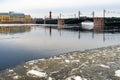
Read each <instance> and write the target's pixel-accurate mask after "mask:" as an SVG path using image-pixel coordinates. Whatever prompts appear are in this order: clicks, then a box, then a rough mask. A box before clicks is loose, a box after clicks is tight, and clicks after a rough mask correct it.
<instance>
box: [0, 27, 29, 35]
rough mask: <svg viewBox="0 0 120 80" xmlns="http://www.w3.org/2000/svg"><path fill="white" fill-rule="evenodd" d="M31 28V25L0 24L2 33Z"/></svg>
mask: <svg viewBox="0 0 120 80" xmlns="http://www.w3.org/2000/svg"><path fill="white" fill-rule="evenodd" d="M30 30H31V26H0V33H2V34H11V33H23V32H29V31H30Z"/></svg>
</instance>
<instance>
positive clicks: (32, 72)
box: [27, 70, 47, 77]
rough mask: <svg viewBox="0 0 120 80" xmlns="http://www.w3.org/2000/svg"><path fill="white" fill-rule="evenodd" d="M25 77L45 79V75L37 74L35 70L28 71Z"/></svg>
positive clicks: (42, 73)
mask: <svg viewBox="0 0 120 80" xmlns="http://www.w3.org/2000/svg"><path fill="white" fill-rule="evenodd" d="M27 75H28V76H33V77H46V76H47V74H46V73H44V72H39V71H36V70H29V71H28V72H27Z"/></svg>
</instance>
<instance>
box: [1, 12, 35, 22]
mask: <svg viewBox="0 0 120 80" xmlns="http://www.w3.org/2000/svg"><path fill="white" fill-rule="evenodd" d="M33 22H34V21H33V20H32V18H31V16H30V15H25V14H23V13H15V12H9V13H0V23H33Z"/></svg>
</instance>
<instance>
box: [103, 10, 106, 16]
mask: <svg viewBox="0 0 120 80" xmlns="http://www.w3.org/2000/svg"><path fill="white" fill-rule="evenodd" d="M105 12H106V11H105V9H104V10H103V18H105V16H106V15H105Z"/></svg>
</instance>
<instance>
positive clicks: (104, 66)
mask: <svg viewBox="0 0 120 80" xmlns="http://www.w3.org/2000/svg"><path fill="white" fill-rule="evenodd" d="M100 67H103V68H110V67H109V66H106V65H103V64H101V65H100Z"/></svg>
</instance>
